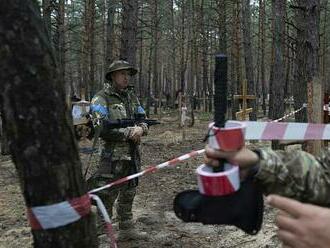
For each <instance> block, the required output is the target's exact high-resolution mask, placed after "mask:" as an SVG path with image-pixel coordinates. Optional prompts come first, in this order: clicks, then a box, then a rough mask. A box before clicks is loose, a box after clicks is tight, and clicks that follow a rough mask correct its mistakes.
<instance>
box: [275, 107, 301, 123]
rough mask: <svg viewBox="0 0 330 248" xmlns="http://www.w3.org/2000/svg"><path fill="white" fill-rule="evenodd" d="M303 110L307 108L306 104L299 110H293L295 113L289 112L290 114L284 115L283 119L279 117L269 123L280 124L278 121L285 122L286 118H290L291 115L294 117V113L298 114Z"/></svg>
mask: <svg viewBox="0 0 330 248" xmlns="http://www.w3.org/2000/svg"><path fill="white" fill-rule="evenodd" d="M304 108H307V104H306V103H304V104H303V106H302V107H301V108H299V109H297V110H295V111H293V112H291V113H289V114H286V115H284V116H283V117H281V118H279V119H276V120H273V121H271V122H280V121H282V120H285V119H286V118H288V117H290V116H292V115H295V114H296V113H298V112H300V111H301V110H303V109H304Z"/></svg>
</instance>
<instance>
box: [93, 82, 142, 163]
mask: <svg viewBox="0 0 330 248" xmlns="http://www.w3.org/2000/svg"><path fill="white" fill-rule="evenodd" d="M91 112H92V116H93V123H94V126H95V129H96V133H100V137H101V138H102V139H103V141H104V143H105V144H104V148H105V151H106V152H108V153H109V154H111V156H112V160H131V159H132V158H131V153H132V150H131V147H130V146H131V145H132V144H130V141H129V140H128V136H129V132H130V128H129V127H128V128H116V129H108V130H107V129H106V128H103V126H102V121H101V120H103V119H104V120H118V119H123V118H130V119H133V118H134V114H135V113H139V114H145V112H144V109H143V108H142V106H141V105H140V102H139V100H138V98H137V97H136V96H135V94H134V93H133V91H132V90H128V89H127V90H125V91H122V92H119V91H116V90H115V89H114V88H113V87H112V86H111V85H110V84H105V86H104V89H103V90H101V91H99V92H98V93H96V94H95V96H94V97H93V99H92V101H91ZM141 127H142V128H143V135H146V134H147V132H148V128H147V126H146V125H142V126H141ZM97 129H100V130H99V131H98V130H97ZM134 146H135V148H137V149H138V144H135V145H134Z"/></svg>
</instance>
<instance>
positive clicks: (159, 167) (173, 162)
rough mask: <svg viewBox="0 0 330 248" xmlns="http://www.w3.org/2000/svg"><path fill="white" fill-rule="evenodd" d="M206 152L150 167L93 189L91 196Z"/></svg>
mask: <svg viewBox="0 0 330 248" xmlns="http://www.w3.org/2000/svg"><path fill="white" fill-rule="evenodd" d="M204 152H205V149H201V150H197V151H192V152H190V153H187V154H184V155H182V156H180V157H177V158H174V159H172V160H169V161H167V162H164V163H161V164H158V165H156V166H150V167H149V168H147V169H145V170H143V171H141V172H138V173H136V174H132V175H130V176H127V177H123V178H120V179H118V180H116V181H114V182H111V183H109V184H107V185H104V186H102V187H99V188H96V189H93V190H91V191H89V193H90V194H94V193H96V192H99V191H101V190H104V189H108V188H110V187H113V186H114V185H118V184H122V183H124V182H127V181H129V180H132V179H134V178H137V177H140V176H142V175H145V174H149V173H152V172H155V171H157V170H159V169H161V168H164V167H168V166H173V165H176V164H178V163H180V162H182V161H184V160H187V159H189V158H193V157H196V156H198V155H200V154H203V153H204Z"/></svg>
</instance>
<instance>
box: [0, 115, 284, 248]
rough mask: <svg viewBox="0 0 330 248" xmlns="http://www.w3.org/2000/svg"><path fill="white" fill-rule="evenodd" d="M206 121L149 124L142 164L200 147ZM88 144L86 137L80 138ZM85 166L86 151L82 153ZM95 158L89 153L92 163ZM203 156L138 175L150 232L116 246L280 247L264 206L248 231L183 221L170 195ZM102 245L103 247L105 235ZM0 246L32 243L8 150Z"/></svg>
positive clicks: (189, 180) (187, 185)
mask: <svg viewBox="0 0 330 248" xmlns="http://www.w3.org/2000/svg"><path fill="white" fill-rule="evenodd" d="M207 123H208V122H207V121H197V122H196V124H195V126H194V127H193V128H186V129H185V131H184V133H183V131H182V129H180V128H178V124H177V123H175V122H171V121H169V120H166V119H164V124H161V125H158V126H153V127H151V128H150V133H149V135H148V136H147V137H144V138H143V146H142V154H143V165H144V168H145V167H147V166H150V165H155V164H158V163H161V162H164V161H167V160H169V159H172V158H174V157H177V156H179V155H182V154H184V153H187V152H190V151H191V150H196V149H202V148H204V143H203V139H204V137H205V134H206V127H207ZM80 145H81V146H90V145H91V144H90V143H86V142H84V143H82V142H81V143H80ZM81 159H82V161H83V163H84V165H85V166H86V163H87V160H88V155H85V154H81ZM97 159H98V156H97V155H94V156H93V158H92V161H91V162H92V167H93V165H94V164H95V163H96V161H97ZM201 163H202V157H199V158H196V159H190V160H187V161H185V162H183V163H181V164H179V165H177V166H174V167H169V168H164V169H162V170H159V171H157V172H155V173H153V174H148V175H145V176H143V177H141V178H140V185H139V188H138V194H137V196H136V199H135V203H134V207H133V208H134V218H135V220H136V226H137V228H138V229H139V230H140V231H144V232H147V233H148V237H149V239H148V240H147V241H143V242H142V241H139V242H121V243H119V244H118V245H119V247H149V248H158V247H182V248H184V247H185V248H194V247H196V248H197V247H209V248H222V247H224V248H225V247H226V248H227V247H228V248H229V247H240V248H252V247H264V248H266V247H267V248H270V247H281V244H280V242H279V241H278V239H277V238H276V228H275V226H274V223H273V222H274V216H275V212H274V210H272V209H269V208H268V207H265V212H264V222H263V227H262V229H261V231H260V232H259V233H258V234H257V235H255V236H250V235H247V234H245V233H244V232H242V231H241V230H239V229H237V228H236V227H233V226H222V225H221V226H220V225H218V226H211V225H202V224H191V223H184V222H182V221H181V220H179V219H178V218H177V217H176V216H175V214H174V212H173V199H174V197H175V195H176V194H177V193H179V192H181V191H183V190H187V189H197V183H196V182H197V180H196V175H195V169H196V168H197V167H198V166H199V165H200V164H201ZM100 243H101V245H100V246H101V247H107V244H106V239H105V237H102V236H101V238H100ZM0 247H1V248H2V247H10V248H15V247H19V248H28V247H32V238H31V234H30V229H29V227H28V225H27V223H26V217H25V206H24V202H23V199H22V195H21V192H20V189H19V186H18V180H17V176H16V174H15V169H14V166H13V164H12V162H11V160H10V157H8V156H2V157H1V164H0Z"/></svg>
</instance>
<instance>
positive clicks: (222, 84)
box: [213, 54, 228, 172]
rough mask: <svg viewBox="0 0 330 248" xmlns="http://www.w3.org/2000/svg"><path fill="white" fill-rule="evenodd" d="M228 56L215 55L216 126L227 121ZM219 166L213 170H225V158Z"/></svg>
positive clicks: (223, 124) (222, 125)
mask: <svg viewBox="0 0 330 248" xmlns="http://www.w3.org/2000/svg"><path fill="white" fill-rule="evenodd" d="M227 61H228V59H227V56H226V55H224V54H218V55H216V56H215V71H214V88H215V95H214V122H215V123H214V126H216V127H218V128H223V127H224V126H225V123H226V113H227V81H228V78H227V63H228V62H227ZM219 163H220V165H219V167H215V168H213V172H221V171H224V163H225V160H224V159H221V160H219Z"/></svg>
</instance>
